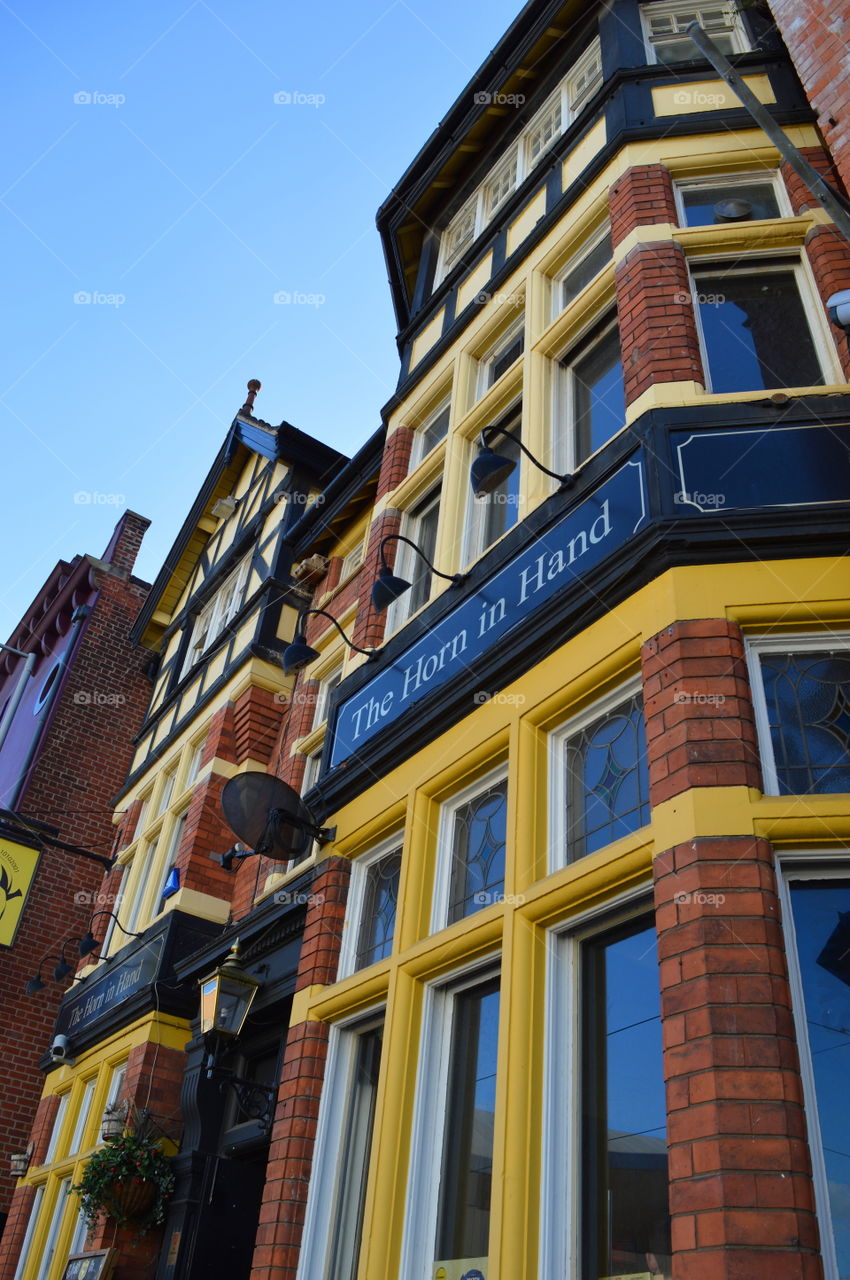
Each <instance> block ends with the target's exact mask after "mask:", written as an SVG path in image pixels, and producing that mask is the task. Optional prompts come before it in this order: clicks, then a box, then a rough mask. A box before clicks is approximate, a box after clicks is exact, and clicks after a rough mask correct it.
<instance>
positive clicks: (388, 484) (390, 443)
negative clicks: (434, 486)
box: [375, 427, 414, 498]
mask: <svg viewBox="0 0 850 1280" xmlns="http://www.w3.org/2000/svg"><path fill="white" fill-rule="evenodd" d="M413 435H414V433H413V431H412V429H411V428H410V427H396V429H395V431H394V432H393V433H392V435H391V436H390V438H389V439H388V440H387V444H386V448H385V449H384V456H383V458H382V459H381V473H380V476H379V477H378V491H377V493H376V494H375V497H376V498H382V497H383V496H384V494H385V493H391V492H392V490H393V489H395V488H396V486H397V485H400V484H401V482H402V480H404V479H405V477H406V476H407V472H408V468H409V466H410V453H411V450H412V448H413Z"/></svg>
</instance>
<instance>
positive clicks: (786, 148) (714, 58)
mask: <svg viewBox="0 0 850 1280" xmlns="http://www.w3.org/2000/svg"><path fill="white" fill-rule="evenodd" d="M686 31H687V34H688V35H689V36H690V37H691V39H692V40H693V42H694V44H695V45H696V47H697V48H698V49H699V51H700V53H702V54H703V56H704V57H706V58H707V59H708V61H709V62H710V63H711V65H712V66H713V67H714V69H715V71H716V72H717V74H718V75H719V76H722V78H723V79H724V80H725V81H726V83H727V84H728V85H729V88H730V89H732V91H733V92H734V93H735V94H736V95H737V96H738V98H740V100H741V102H742V103H743V105H744V106H745V107H746V109H747V111H749V113H750V115H751V116H752V117H753V119H754V120H755V122H756V124H757V125H758V126H759V128H760V129H763V130H764V132H765V133H766V134H767V136H768V138H770V140H771V142H772V143H773V145H774V146H775V147H776V149H777V151H778V152H779V154H780V155H781V156H782V158H783V160H787V161H788V163H789V164H790V166H791V168H792V169H793V170H794V172H795V173H796V174H797V176H798V177H800V178H802V180H803V182H805V184H806V186H807V187H808V188H809V190H810V191H811V193H812V195H813V196H814V197H815V199H816V200H817V202H818V204H819V205H821V206H822V207H823V208H824V209H826V211H827V213H828V214H829V216H830V217H831V218H832V220H833V222H834V223H835V225H836V227H837V229H838V230H839V231H840V232H841V234H842V235H843V236H844V239H845V240H848V241H850V214H848V213H847V210H846V209H845V208H844V205H843V203H842V202H841V199H840V197H839V196H838V195H837V193H836V192H835V191H833V189H832V187H831V186H830V185H829V183H828V182H824V180H823V178H822V177H821V176H820V174H819V173H818V171H817V169H815V167H814V166H813V165H811V164H809V162H808V160H807V159H806V158H805V156H802V155H801V154H800V152H799V151H798V150H797V148H796V147H795V146H794V144H793V142H790V141H789V140H788V138H787V137H786V135H785V131H784V129H782V128H781V127H780V126H779V125H778V124H777V123H776V121H775V120H774V119H773V116H772V115H771V114H770V112H769V111H768V110H767V108H766V107H765V106H764V104H763V103H761V102H759V100H758V98H757V97H756V96H755V94H754V93H753V92H752V90H751V89H749V88H748V86H747V85H745V84H744V81H743V80H742V79H741V77H740V76H739V75H738V73H737V71H735V70H734V68H733V67H732V66H731V65H730V63H729V62H728V60H727V59H726V57H725V56H724V55H723V54H722V53H721V52H720V50H719V49H718V47H717V45H716V44H715V43H714V41H713V40H712V39H711V37H710V36H708V35H706V33H705V32H704V31H703V29H702V27H701V26H700V24H699V23H698V22H691V23H690V24H689V25H688V27H687V28H686Z"/></svg>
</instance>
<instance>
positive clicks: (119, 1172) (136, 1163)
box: [71, 1115, 174, 1236]
mask: <svg viewBox="0 0 850 1280" xmlns="http://www.w3.org/2000/svg"><path fill="white" fill-rule="evenodd" d="M173 1189H174V1174H173V1173H172V1172H171V1162H170V1160H169V1159H168V1157H167V1156H166V1154H165V1152H164V1151H163V1150H162V1146H161V1143H160V1139H158V1138H156V1137H155V1136H154V1134H153V1132H152V1125H151V1123H150V1119H149V1118H148V1117H146V1116H144V1115H142V1116H141V1117H138V1118H137V1123H136V1125H135V1127H134V1128H127V1129H124V1130H123V1131H122V1132H121V1133H117V1134H115V1135H114V1136H113V1137H110V1138H107V1140H106V1141H105V1142H104V1144H103V1146H102V1147H99V1148H98V1150H97V1151H95V1152H94V1154H93V1155H92V1156H90V1158H89V1160H88V1161H87V1163H86V1166H85V1169H84V1170H83V1176H82V1177H81V1179H80V1181H79V1182H78V1183H77V1184H76V1185H75V1186H73V1187H72V1188H71V1190H72V1191H74V1192H76V1194H77V1195H78V1196H79V1197H80V1208H81V1210H82V1213H83V1216H84V1217H85V1219H86V1221H87V1222H88V1224H89V1227H93V1226H94V1225H95V1224H96V1223H97V1222H98V1221H99V1220H100V1219H101V1218H111V1219H112V1221H113V1222H116V1223H117V1224H118V1225H119V1226H122V1227H123V1226H128V1225H130V1224H132V1225H133V1226H135V1227H136V1229H137V1234H138V1235H140V1236H141V1235H144V1233H145V1232H146V1231H148V1230H149V1229H150V1228H151V1227H152V1226H155V1225H156V1224H157V1223H159V1222H162V1221H163V1219H164V1218H165V1207H166V1205H167V1204H168V1200H169V1197H170V1196H171V1192H172V1190H173Z"/></svg>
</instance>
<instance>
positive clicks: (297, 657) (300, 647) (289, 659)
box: [283, 631, 319, 676]
mask: <svg viewBox="0 0 850 1280" xmlns="http://www.w3.org/2000/svg"><path fill="white" fill-rule="evenodd" d="M318 656H319V654H318V650H316V649H311V647H310V645H309V644H308V643H307V641H306V640H305V639H304V632H303V631H299V632H297V633H296V634H295V635H294V636H293V638H292V643H291V644H288V645H287V646H286V648H285V649H284V651H283V673H284V675H287V676H294V675H295V673H296V671H301V670H302V669H303V668H304V667H309V665H310V663H311V662H315V661H316V659H317V658H318Z"/></svg>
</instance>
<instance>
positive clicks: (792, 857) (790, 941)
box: [776, 849, 850, 1280]
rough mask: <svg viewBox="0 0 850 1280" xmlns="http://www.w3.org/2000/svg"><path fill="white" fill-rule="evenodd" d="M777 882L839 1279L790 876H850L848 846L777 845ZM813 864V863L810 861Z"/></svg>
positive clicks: (819, 1196)
mask: <svg viewBox="0 0 850 1280" xmlns="http://www.w3.org/2000/svg"><path fill="white" fill-rule="evenodd" d="M776 860H777V873H778V874H777V877H776V879H777V884H778V888H779V903H780V911H781V915H782V922H783V925H782V931H783V935H784V940H785V955H786V959H787V962H788V981H789V986H790V988H791V1013H792V1016H793V1018H794V1027H795V1030H796V1033H797V1034H796V1040H797V1055H798V1058H799V1062H800V1078H801V1080H802V1084H803V1101H804V1105H805V1111H806V1116H807V1130H808V1140H809V1150H810V1152H811V1160H812V1184H813V1186H814V1192H815V1212H816V1214H817V1220H818V1224H819V1234H820V1245H821V1255H822V1258H823V1264H824V1280H840V1277H839V1274H838V1260H837V1257H836V1253H835V1233H834V1231H833V1228H832V1208H831V1206H830V1200H829V1187H828V1181H827V1176H826V1164H825V1161H824V1155H823V1139H822V1136H821V1127H820V1121H819V1119H818V1105H817V1090H816V1088H815V1073H814V1068H813V1067H812V1056H811V1050H810V1046H809V1033H808V1028H807V1026H806V1000H805V994H804V992H803V980H802V975H801V973H800V958H799V953H798V951H797V931H796V929H795V928H794V915H793V908H792V905H791V882H792V881H794V880H845V879H846V880H848V881H850V854H848V851H847V849H806V850H795V851H794V852H788V853H785V852H783V851H782V850H777V854H776ZM808 864H811V865H808Z"/></svg>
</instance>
